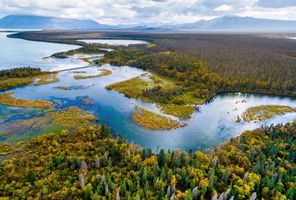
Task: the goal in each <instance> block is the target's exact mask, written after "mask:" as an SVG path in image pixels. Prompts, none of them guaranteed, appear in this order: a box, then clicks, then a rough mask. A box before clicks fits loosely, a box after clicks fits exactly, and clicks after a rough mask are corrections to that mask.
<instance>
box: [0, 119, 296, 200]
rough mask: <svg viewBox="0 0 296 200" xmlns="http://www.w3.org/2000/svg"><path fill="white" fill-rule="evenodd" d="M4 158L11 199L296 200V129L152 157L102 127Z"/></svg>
mask: <svg viewBox="0 0 296 200" xmlns="http://www.w3.org/2000/svg"><path fill="white" fill-rule="evenodd" d="M0 151H1V154H0V155H1V156H0V159H1V160H2V162H1V164H0V196H1V197H9V198H12V199H27V198H29V199H30V198H38V199H39V198H43V199H80V198H81V199H82V198H83V199H116V200H119V199H172V200H174V199H186V200H190V199H223V200H224V199H225V200H226V199H270V200H273V199H290V200H293V199H295V198H296V186H295V177H296V171H295V162H296V153H295V152H296V123H288V124H286V125H277V126H270V127H262V128H261V129H257V130H254V131H247V132H245V133H243V134H242V135H241V136H239V137H237V138H234V139H231V141H229V142H226V143H224V144H222V145H220V146H218V147H217V148H215V149H213V150H209V151H208V152H207V153H203V152H200V151H197V152H183V151H180V150H173V151H168V152H167V151H163V150H161V151H160V152H159V153H158V154H155V153H153V152H152V151H151V150H150V149H142V148H140V147H137V146H135V145H134V144H128V143H126V141H125V140H123V139H121V138H120V137H119V136H118V137H117V138H115V139H112V137H111V136H110V129H109V128H108V127H105V126H98V127H95V126H94V127H88V128H82V127H80V128H78V129H76V130H73V131H71V132H68V131H63V132H62V133H61V134H49V135H43V136H39V137H37V138H35V139H33V140H32V141H29V142H28V143H27V144H25V145H24V144H5V143H1V144H0ZM16 156H17V159H16Z"/></svg>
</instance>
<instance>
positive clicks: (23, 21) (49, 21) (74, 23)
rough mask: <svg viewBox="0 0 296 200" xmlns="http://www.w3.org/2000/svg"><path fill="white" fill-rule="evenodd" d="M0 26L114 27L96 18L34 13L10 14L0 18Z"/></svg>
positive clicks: (35, 27) (55, 27) (46, 27)
mask: <svg viewBox="0 0 296 200" xmlns="http://www.w3.org/2000/svg"><path fill="white" fill-rule="evenodd" d="M0 28H6V29H113V28H114V27H112V26H108V25H103V24H99V23H98V22H96V21H94V20H84V19H70V18H61V17H44V16H34V15H8V16H6V17H3V18H2V19H0Z"/></svg>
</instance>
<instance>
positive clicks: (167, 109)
mask: <svg viewBox="0 0 296 200" xmlns="http://www.w3.org/2000/svg"><path fill="white" fill-rule="evenodd" d="M159 108H160V110H161V112H163V113H166V114H169V115H173V116H176V117H179V118H181V119H187V118H190V117H191V115H192V113H193V112H194V110H195V106H194V105H176V104H160V105H159Z"/></svg>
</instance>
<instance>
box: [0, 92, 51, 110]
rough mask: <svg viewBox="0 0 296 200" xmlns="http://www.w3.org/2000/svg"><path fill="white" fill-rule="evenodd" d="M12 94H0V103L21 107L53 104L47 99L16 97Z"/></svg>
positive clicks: (40, 106) (39, 106)
mask: <svg viewBox="0 0 296 200" xmlns="http://www.w3.org/2000/svg"><path fill="white" fill-rule="evenodd" d="M12 94H13V92H5V93H2V94H0V104H3V105H7V106H14V107H22V108H46V107H51V106H53V104H52V103H51V102H49V101H45V100H28V99H16V98H15V97H13V96H12Z"/></svg>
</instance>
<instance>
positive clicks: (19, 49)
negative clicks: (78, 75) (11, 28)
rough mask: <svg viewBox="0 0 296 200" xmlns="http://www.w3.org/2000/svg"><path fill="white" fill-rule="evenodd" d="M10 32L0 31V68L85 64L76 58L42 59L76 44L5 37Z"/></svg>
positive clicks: (52, 67) (78, 65)
mask: <svg viewBox="0 0 296 200" xmlns="http://www.w3.org/2000/svg"><path fill="white" fill-rule="evenodd" d="M8 34H11V33H5V32H0V70H1V69H7V68H14V67H28V66H30V67H41V68H42V69H44V70H62V69H69V68H73V67H81V66H85V65H86V63H85V62H83V61H81V60H77V59H72V58H69V59H51V58H48V59H44V58H45V57H47V56H49V55H51V54H53V53H56V52H59V51H68V50H71V49H76V48H79V46H76V45H64V44H55V43H45V42H33V41H27V40H22V39H15V38H7V37H6V36H7V35H8Z"/></svg>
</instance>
